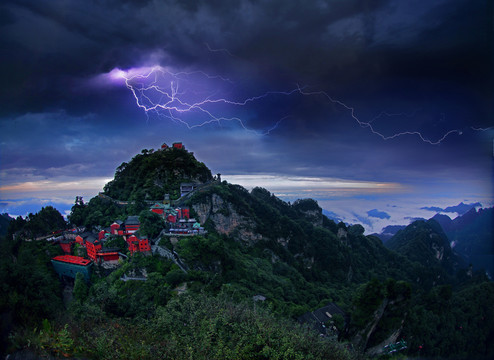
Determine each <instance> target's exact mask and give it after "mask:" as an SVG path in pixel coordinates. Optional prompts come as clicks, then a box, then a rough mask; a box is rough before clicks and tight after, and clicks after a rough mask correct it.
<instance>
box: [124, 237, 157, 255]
mask: <svg viewBox="0 0 494 360" xmlns="http://www.w3.org/2000/svg"><path fill="white" fill-rule="evenodd" d="M127 244H128V245H129V251H130V254H131V255H134V253H135V252H144V253H148V252H150V251H151V245H150V244H149V240H148V239H147V237H145V236H141V235H140V234H139V233H134V234H132V235H131V236H129V237H128V238H127Z"/></svg>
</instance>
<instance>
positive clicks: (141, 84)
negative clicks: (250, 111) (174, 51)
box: [112, 66, 299, 135]
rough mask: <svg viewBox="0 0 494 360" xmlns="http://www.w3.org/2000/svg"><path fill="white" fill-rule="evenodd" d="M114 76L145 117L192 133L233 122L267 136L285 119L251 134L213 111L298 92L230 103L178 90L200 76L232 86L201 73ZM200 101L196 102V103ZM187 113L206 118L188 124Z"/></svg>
mask: <svg viewBox="0 0 494 360" xmlns="http://www.w3.org/2000/svg"><path fill="white" fill-rule="evenodd" d="M112 73H113V74H114V76H116V77H120V78H123V79H124V80H125V85H126V87H127V88H128V89H129V90H130V91H131V93H132V94H133V96H134V99H135V101H136V103H137V106H138V107H139V108H141V109H142V110H144V111H145V113H146V114H149V113H155V114H157V115H158V116H160V117H162V116H163V117H166V118H168V119H171V120H173V121H175V122H177V123H181V124H183V125H185V126H186V127H187V128H188V129H193V128H197V127H201V126H205V125H208V124H212V123H216V124H218V125H220V126H221V124H222V122H236V123H238V124H239V125H240V126H241V127H242V128H243V129H244V130H247V131H250V132H254V133H256V134H258V135H267V134H269V133H270V132H271V131H273V130H274V129H276V128H277V127H278V125H279V124H280V123H281V122H282V121H283V120H284V119H286V118H288V116H284V117H282V118H280V119H279V120H278V121H277V122H276V123H275V124H274V125H273V126H272V127H271V128H269V129H267V130H266V131H264V132H258V131H256V130H253V129H251V128H249V127H247V125H246V124H245V122H244V121H243V120H242V119H241V118H240V117H238V116H221V115H219V114H217V113H216V111H215V110H214V107H215V106H216V105H218V104H223V105H228V106H232V107H239V106H246V105H248V104H249V103H254V102H256V101H259V100H261V99H264V98H267V97H269V96H274V95H283V96H289V95H292V94H294V93H297V92H298V91H299V89H298V88H297V89H293V90H291V91H288V92H284V91H268V92H266V93H264V94H262V95H258V96H253V97H250V98H247V99H243V100H241V101H234V100H229V99H227V98H224V97H217V95H218V92H219V91H218V90H210V89H208V88H207V87H206V88H205V89H199V90H191V89H183V90H182V89H181V88H180V82H187V81H189V79H188V78H189V77H191V76H194V75H200V76H202V77H204V78H206V79H209V80H221V81H223V82H228V83H231V84H233V82H232V81H231V80H230V79H227V78H224V77H221V76H212V75H209V74H206V73H205V72H202V71H193V72H171V71H169V70H167V69H164V68H162V67H160V66H156V67H153V68H151V69H148V70H147V71H146V72H145V73H143V74H141V73H139V72H138V73H135V74H134V73H132V72H129V73H127V72H125V71H123V70H114V71H112ZM163 84H165V86H163ZM195 98H199V99H195ZM186 113H195V114H199V115H201V116H202V117H205V120H203V121H201V122H199V123H197V124H191V123H189V122H187V121H185V120H184V119H183V115H184V114H186Z"/></svg>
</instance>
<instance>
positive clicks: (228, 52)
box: [204, 42, 235, 57]
mask: <svg viewBox="0 0 494 360" xmlns="http://www.w3.org/2000/svg"><path fill="white" fill-rule="evenodd" d="M204 45H206V47H207V48H208V50H209V51H210V52H222V53H225V54H227V55H229V56H231V57H235V55H233V54H232V53H231V52H230V51H228V49H213V48H211V47H210V46H209V44H208V43H207V42H205V43H204Z"/></svg>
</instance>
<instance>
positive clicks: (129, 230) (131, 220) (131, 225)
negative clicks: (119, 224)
mask: <svg viewBox="0 0 494 360" xmlns="http://www.w3.org/2000/svg"><path fill="white" fill-rule="evenodd" d="M123 226H124V231H125V233H126V234H125V235H127V234H133V233H135V232H136V231H137V230H139V227H140V226H141V223H140V222H139V217H138V216H129V217H128V218H127V220H125V222H124V223H123Z"/></svg>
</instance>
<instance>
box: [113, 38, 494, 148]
mask: <svg viewBox="0 0 494 360" xmlns="http://www.w3.org/2000/svg"><path fill="white" fill-rule="evenodd" d="M206 46H207V47H208V49H209V50H210V51H227V50H225V49H218V50H215V49H211V48H210V47H209V45H208V44H206ZM229 55H231V54H229ZM110 74H111V75H112V76H113V77H114V78H121V79H124V81H125V85H126V87H127V88H128V89H129V90H130V91H131V92H132V94H133V96H134V99H135V101H136V104H137V106H138V107H139V108H141V109H142V110H144V112H145V113H146V114H147V115H149V113H154V114H156V115H158V116H160V117H166V118H168V119H170V120H172V121H174V122H177V123H180V124H183V125H185V126H186V127H187V128H188V129H193V128H197V127H201V126H205V125H209V124H213V123H215V124H217V125H219V126H222V124H223V123H224V122H235V123H237V124H239V125H240V126H241V127H242V128H243V129H244V130H247V131H250V132H253V133H255V134H258V135H268V134H270V133H271V132H272V131H274V130H275V129H276V128H278V126H279V125H280V124H281V123H282V122H283V121H284V120H285V119H287V118H288V117H290V115H289V114H285V115H283V116H280V117H279V119H278V120H277V121H275V123H274V125H273V126H272V127H271V128H269V129H267V130H264V131H262V132H259V131H256V130H254V129H252V128H249V127H248V126H247V122H246V120H245V116H244V117H242V116H239V115H238V114H239V113H241V112H242V111H244V112H245V109H243V110H240V108H242V107H246V106H248V105H252V104H254V103H256V102H259V101H269V98H270V97H277V96H282V97H289V96H293V95H297V94H298V95H301V96H322V97H323V98H325V99H326V100H328V101H330V102H331V103H333V104H337V105H339V106H341V107H342V108H343V109H345V110H346V111H348V113H349V115H350V117H351V118H352V119H353V120H354V121H355V122H356V123H357V124H358V125H359V126H361V127H362V128H366V129H369V130H370V132H371V133H372V134H374V135H376V136H379V137H380V138H381V139H383V140H385V141H386V140H391V139H396V138H398V137H402V136H406V135H408V136H417V137H418V138H419V139H420V140H421V141H422V142H424V143H427V144H430V145H439V144H441V143H442V142H443V141H444V140H445V139H446V138H447V137H449V136H451V135H453V134H457V135H462V134H463V131H462V130H460V129H452V130H449V131H447V132H446V133H444V134H443V135H442V136H441V137H440V138H439V139H437V140H432V139H429V138H427V137H426V136H425V135H424V134H423V133H422V132H420V131H402V132H398V133H394V134H392V135H385V134H384V133H382V132H380V131H378V130H377V129H376V127H375V125H374V123H375V122H377V120H378V119H380V118H382V117H385V116H386V117H398V116H399V117H408V118H412V117H414V116H415V114H416V112H417V111H418V110H415V111H414V112H412V113H410V114H407V113H388V112H385V111H382V112H381V113H380V114H379V115H377V116H375V117H374V118H373V119H371V120H370V121H363V120H361V119H359V118H358V117H357V115H356V110H355V108H354V107H352V106H349V105H347V104H346V103H344V102H342V101H340V100H338V99H335V98H333V97H331V96H330V95H329V94H328V93H326V92H325V91H306V90H305V88H304V87H300V86H299V85H297V86H296V87H295V88H293V89H292V90H289V91H267V92H264V93H262V94H261V95H256V96H252V97H249V98H244V99H241V100H234V99H232V95H231V93H230V92H229V90H228V89H227V90H225V84H228V85H229V86H230V87H231V86H233V85H234V83H233V81H231V80H230V79H227V78H224V77H221V76H211V75H209V74H207V73H205V72H202V71H193V72H183V71H182V72H172V71H169V70H168V69H165V68H163V67H161V66H155V67H152V68H141V69H138V70H129V71H123V70H119V69H114V70H113V71H112V72H111V73H110ZM229 113H232V114H231V115H230V114H229ZM188 115H193V120H186V118H185V117H186V116H188ZM471 129H472V130H474V131H487V130H489V129H491V128H486V129H482V128H474V127H471Z"/></svg>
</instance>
